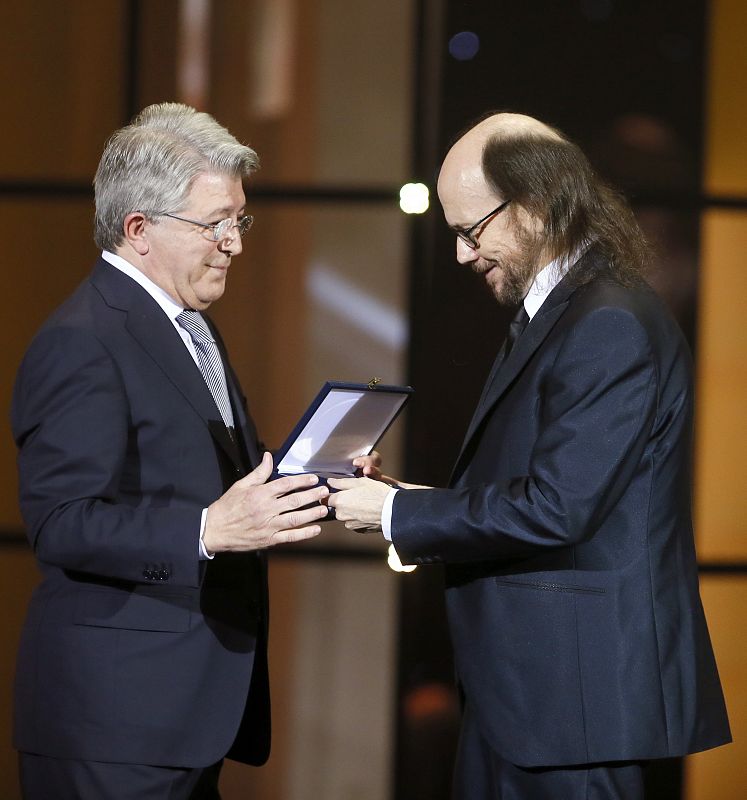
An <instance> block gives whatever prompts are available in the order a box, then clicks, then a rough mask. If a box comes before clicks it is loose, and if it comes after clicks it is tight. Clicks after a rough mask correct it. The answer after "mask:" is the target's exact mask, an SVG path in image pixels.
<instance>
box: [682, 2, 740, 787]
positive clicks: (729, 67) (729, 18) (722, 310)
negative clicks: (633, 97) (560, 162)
mask: <svg viewBox="0 0 747 800" xmlns="http://www.w3.org/2000/svg"><path fill="white" fill-rule="evenodd" d="M709 14H710V19H709V28H708V31H709V46H708V75H707V84H706V87H707V88H706V97H707V107H706V118H705V120H704V130H705V132H706V146H705V160H704V191H705V192H707V193H712V194H716V195H718V194H722V195H734V196H736V197H738V198H740V197H741V199H742V200H747V158H745V141H747V107H745V103H744V97H745V89H746V88H747V51H746V50H745V48H744V34H743V32H744V29H745V25H747V6H745V4H744V3H743V2H742V0H711V2H710V4H709ZM746 251H747V210H733V211H724V210H718V209H713V208H712V209H711V210H709V211H707V212H705V213H704V214H703V215H702V221H701V262H700V292H699V308H698V351H697V352H698V371H697V408H696V412H697V413H696V450H695V455H696V460H695V489H696V492H695V523H696V532H697V544H698V553H699V557H700V559H701V560H726V561H735V562H742V563H745V562H747V538H745V529H746V527H747V501H746V500H745V491H744V474H745V468H746V467H747V456H746V455H745V450H744V443H745V441H747V422H745V414H744V406H745V398H746V397H747V337H745V325H744V320H745V310H744V308H745V298H747V277H746V276H747V272H746V271H745V264H744V253H745V252H746ZM701 591H702V595H703V602H704V605H705V607H706V613H707V615H708V620H709V625H710V630H711V635H712V638H713V643H714V647H715V650H716V660H717V662H718V665H719V672H720V674H721V678H722V681H723V685H724V691H725V693H726V702H727V707H728V709H729V717H730V721H731V725H732V733H733V736H734V743H733V744H731V745H728V746H726V747H721V748H718V749H716V750H713V751H709V752H706V753H702V754H699V755H697V756H693V757H692V758H690V759H688V761H687V764H686V773H685V774H686V782H685V787H686V798H687V800H732V799H733V800H741V798H742V797H744V793H745V786H747V648H746V647H745V644H744V634H743V632H744V609H745V605H747V576H745V575H744V574H735V575H733V576H729V577H717V576H705V577H704V578H703V579H702V580H701Z"/></svg>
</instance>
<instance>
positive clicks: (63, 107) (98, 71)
mask: <svg viewBox="0 0 747 800" xmlns="http://www.w3.org/2000/svg"><path fill="white" fill-rule="evenodd" d="M124 5H125V3H124V2H115V1H114V0H110V2H106V3H100V2H96V0H68V1H67V2H64V3H60V2H57V0H38V2H34V3H18V4H14V5H13V10H12V15H10V18H9V17H8V15H7V14H5V15H4V22H3V25H2V26H0V75H2V76H3V123H4V124H3V125H2V129H0V178H3V179H33V180H37V181H46V180H75V181H85V182H88V181H90V180H91V179H92V178H93V173H94V171H95V169H96V164H97V162H98V156H99V154H100V152H101V148H102V146H103V144H104V141H105V140H106V137H107V136H108V135H109V134H110V133H111V131H112V130H113V129H114V128H116V127H118V126H119V125H120V124H121V120H122V113H123V104H122V99H121V98H122V94H121V93H122V88H123V86H122V84H123V80H124V63H125V62H124V44H125V41H124V37H123V35H122V34H123V27H124V17H123V6H124Z"/></svg>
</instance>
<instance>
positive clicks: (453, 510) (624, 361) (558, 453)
mask: <svg viewBox="0 0 747 800" xmlns="http://www.w3.org/2000/svg"><path fill="white" fill-rule="evenodd" d="M532 400H533V399H528V402H530V401H532ZM656 405H657V374H656V367H655V363H654V360H653V358H652V355H651V352H650V348H649V344H648V338H647V334H646V331H645V330H644V328H643V327H642V325H641V324H640V322H639V321H638V320H637V319H636V318H635V316H634V315H633V314H631V313H629V312H627V311H624V310H621V309H612V308H602V309H596V310H594V311H592V312H591V313H588V314H587V315H585V316H584V317H582V318H581V319H580V320H578V321H577V322H576V323H575V324H574V326H573V327H572V329H571V330H570V331H569V332H568V334H567V335H566V338H565V341H564V342H563V344H562V346H561V347H560V350H559V352H558V355H557V358H556V360H555V363H554V364H553V365H552V368H551V369H550V371H549V374H548V377H547V380H546V383H545V385H544V386H543V391H542V397H541V398H540V407H541V409H542V410H541V412H540V421H539V432H538V435H537V439H536V443H535V445H534V448H533V450H532V455H531V458H530V463H529V468H528V470H527V473H528V474H526V475H521V474H518V475H516V476H514V477H512V478H511V479H510V480H507V481H504V482H500V483H489V484H484V485H478V486H470V487H467V488H460V489H429V490H409V491H401V492H398V493H397V496H396V497H395V499H394V513H393V520H392V523H393V524H392V540H393V542H394V543H395V546H396V548H397V552H398V554H399V556H400V558H401V559H402V560H403V561H404V562H405V563H420V562H425V563H427V562H440V561H444V562H449V563H455V562H457V563H458V562H471V561H483V560H492V559H495V560H501V559H504V558H517V557H519V558H520V557H526V556H528V555H531V554H533V553H536V552H538V550H540V549H543V548H554V547H563V546H568V545H572V544H574V543H577V542H580V541H583V540H585V539H588V538H589V537H591V536H593V535H594V532H595V530H596V528H597V527H598V524H599V522H600V520H602V519H603V518H604V516H605V514H606V513H607V512H608V511H609V509H611V508H612V507H613V506H614V504H615V503H616V502H617V500H618V499H619V498H620V496H621V495H622V493H623V492H624V491H625V488H626V487H627V485H628V483H629V482H630V480H631V476H632V474H633V472H634V471H635V469H636V468H637V467H638V465H639V463H640V460H641V457H642V455H643V452H644V449H645V447H646V443H647V441H648V439H649V436H650V431H651V428H652V425H653V421H654V419H655V415H656ZM495 446H496V447H497V448H498V447H500V446H501V443H500V442H496V443H495Z"/></svg>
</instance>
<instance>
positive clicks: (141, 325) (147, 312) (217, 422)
mask: <svg viewBox="0 0 747 800" xmlns="http://www.w3.org/2000/svg"><path fill="white" fill-rule="evenodd" d="M91 282H92V283H93V285H94V286H96V288H97V289H98V290H99V292H100V293H101V295H102V297H103V298H104V300H105V301H106V302H107V304H108V305H110V306H111V307H113V308H119V309H121V310H123V311H125V312H126V313H127V321H126V323H125V326H126V328H127V330H128V332H129V333H130V335H131V336H132V337H133V339H135V340H136V341H137V342H138V344H139V345H140V346H141V347H142V348H143V350H144V351H145V352H146V353H147V354H148V355H149V356H150V358H152V359H153V361H154V362H155V363H156V364H157V365H158V367H159V368H160V369H161V370H162V371H163V373H164V374H165V375H166V377H167V378H168V379H169V380H170V381H171V383H173V384H174V386H175V387H176V388H177V389H178V390H179V391H180V392H181V394H182V395H183V396H184V398H185V399H186V400H187V402H188V403H189V404H190V405H191V406H192V407H193V408H194V410H195V411H196V412H197V414H198V415H199V416H200V417H201V418H202V419H203V421H204V422H205V424H206V425H207V427H208V429H209V430H210V433H211V435H212V436H213V438H214V439H215V440H216V441H217V442H218V444H219V445H220V446H221V447H222V449H223V450H225V452H226V454H227V455H228V456H229V458H230V459H231V461H232V462H233V463H234V464H235V465H236V466H237V467H241V466H242V464H241V462H240V459H239V454H238V452H237V447H236V444H235V443H234V442H233V441H232V440H231V436H230V435H229V433H228V430H227V428H226V426H225V424H224V423H223V420H222V419H221V416H220V412H219V411H218V407H217V406H216V405H215V400H214V399H213V396H212V394H211V393H210V389H208V387H207V384H206V383H205V379H204V378H203V377H202V374H201V373H200V370H199V368H198V367H197V365H196V364H195V363H194V361H193V360H192V358H191V356H190V355H189V352H188V351H187V348H186V347H185V346H184V343H183V342H182V341H181V338H180V337H179V334H178V333H177V331H176V330H175V328H174V326H173V325H172V324H171V322H170V321H169V319H168V317H167V316H166V314H164V312H163V310H162V309H161V308H160V307H159V305H158V303H156V301H155V300H153V298H152V297H150V295H149V294H148V293H147V292H146V291H145V289H143V288H142V287H141V286H139V285H138V284H137V283H136V282H135V281H133V280H132V279H131V278H129V277H128V276H127V275H125V274H124V273H122V272H120V271H119V270H117V269H116V267H113V266H111V265H110V264H107V263H106V262H105V261H103V260H99V262H98V263H97V265H96V267H95V269H94V272H93V274H92V276H91Z"/></svg>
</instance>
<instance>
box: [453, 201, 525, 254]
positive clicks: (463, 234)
mask: <svg viewBox="0 0 747 800" xmlns="http://www.w3.org/2000/svg"><path fill="white" fill-rule="evenodd" d="M510 202H511V200H504V201H503V202H502V203H501V204H500V205H499V206H497V207H496V208H494V209H493V210H492V211H491V212H490V213H489V214H486V215H485V216H484V217H482V219H478V220H477V222H476V223H475V224H474V225H470V227H469V228H467V229H466V230H457V229H456V228H454V229H453V230H454V233H456V235H457V236H458V237H459V238H460V239H461V240H462V241H463V242H464V243H465V244H466V245H467V246H468V247H471V248H472V249H473V250H477V249H478V248H479V247H480V242H479V241H478V239H477V236H474V235H473V233H472V231H474V230H476V229H477V228H479V227H480V225H485V223H486V222H488V221H489V220H490V219H492V218H493V217H495V216H496V215H497V214H500V213H501V211H503V209H504V208H505V207H506V206H507V205H508V204H509V203H510ZM480 233H482V231H480Z"/></svg>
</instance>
